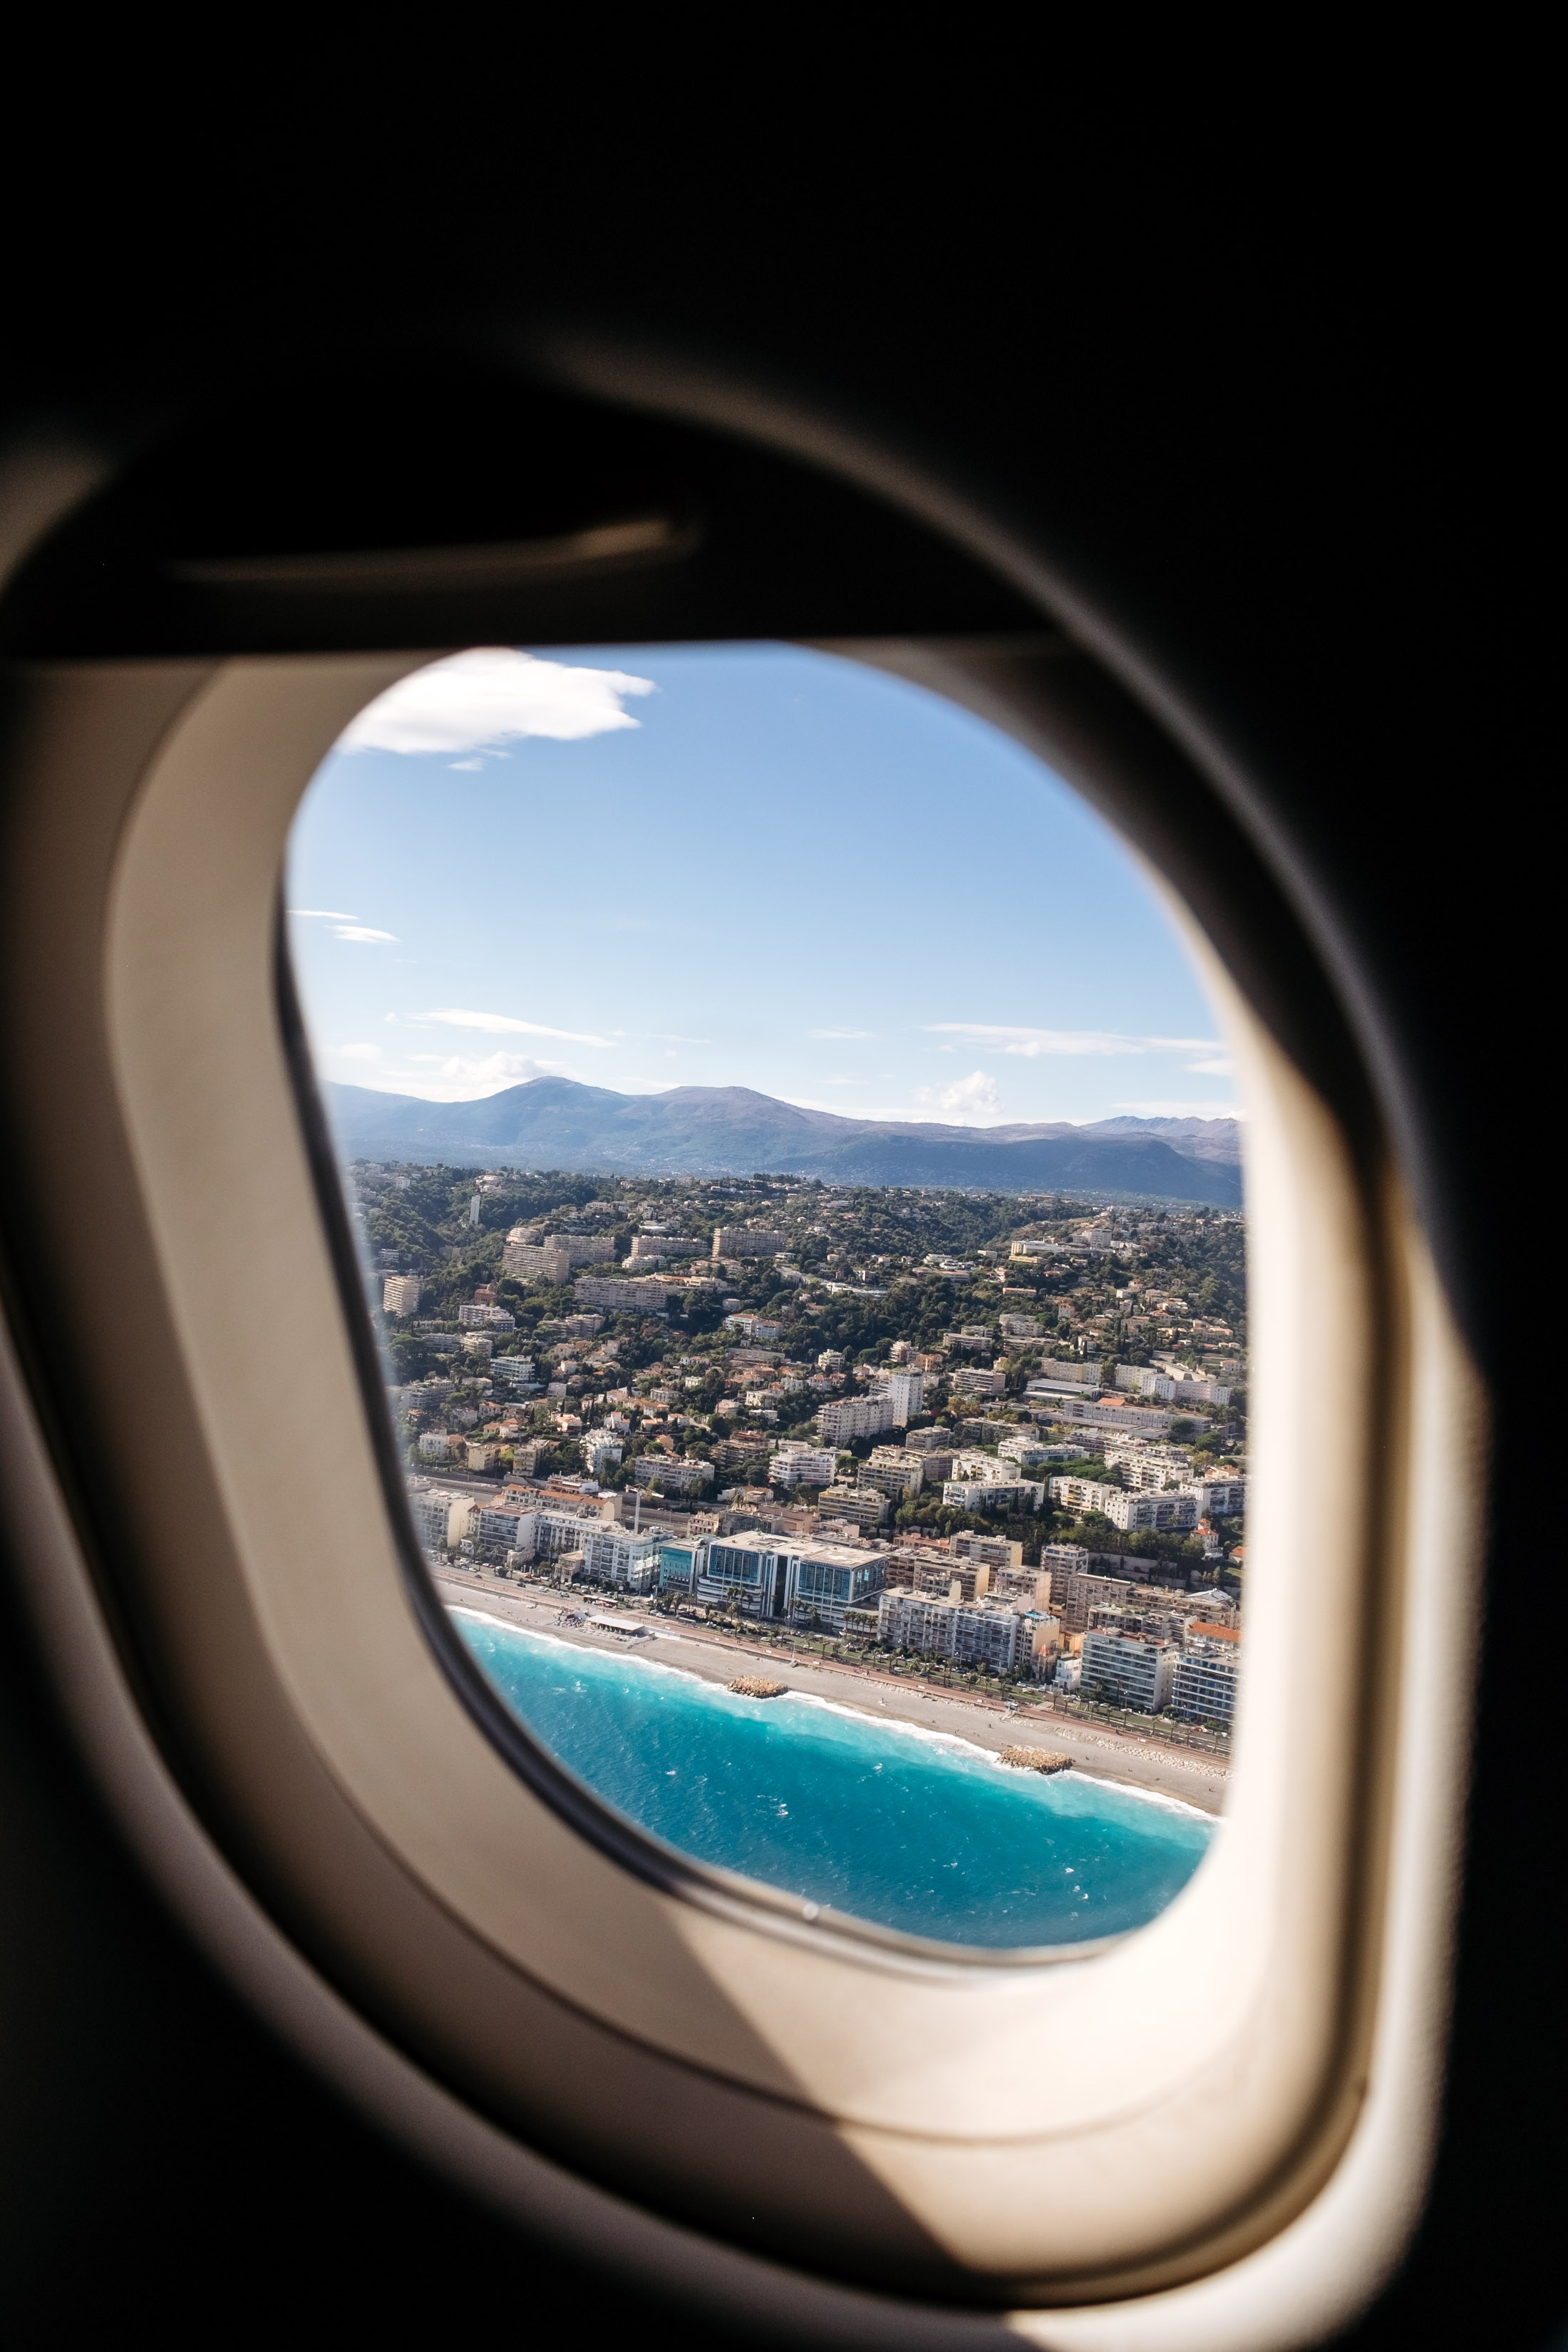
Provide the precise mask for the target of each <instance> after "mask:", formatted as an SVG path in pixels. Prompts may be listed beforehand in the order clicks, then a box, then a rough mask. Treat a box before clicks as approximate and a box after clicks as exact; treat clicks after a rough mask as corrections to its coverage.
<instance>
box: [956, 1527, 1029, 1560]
mask: <svg viewBox="0 0 1568 2352" xmlns="http://www.w3.org/2000/svg"><path fill="white" fill-rule="evenodd" d="M947 1549H948V1551H949V1553H950V1554H951V1555H952V1558H953V1559H957V1560H973V1562H974V1563H975V1564H976V1565H977V1566H979V1565H984V1567H986V1568H992V1569H996V1568H1020V1567H1022V1565H1023V1560H1024V1547H1023V1545H1022V1544H1021V1543H1014V1542H1012V1541H1011V1540H1010V1539H1009V1538H1007V1537H1006V1536H987V1535H982V1534H981V1533H980V1532H979V1531H978V1529H976V1528H964V1529H963V1530H962V1531H961V1532H960V1533H959V1534H957V1535H954V1536H949V1538H948V1539H947Z"/></svg>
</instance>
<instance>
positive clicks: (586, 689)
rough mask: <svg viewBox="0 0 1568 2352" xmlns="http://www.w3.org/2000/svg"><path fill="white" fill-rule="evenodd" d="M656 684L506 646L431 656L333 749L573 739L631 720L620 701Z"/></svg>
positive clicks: (450, 747) (445, 747)
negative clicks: (532, 737) (527, 738)
mask: <svg viewBox="0 0 1568 2352" xmlns="http://www.w3.org/2000/svg"><path fill="white" fill-rule="evenodd" d="M655 691H656V689H655V687H654V683H653V680H652V679H651V678H649V677H631V676H630V675H629V674H628V673H627V672H626V670H620V669H584V668H576V667H573V666H572V665H570V664H569V663H566V662H552V661H541V660H539V659H538V658H537V656H534V655H533V654H522V653H514V652H512V651H511V650H510V649H509V648H508V647H506V646H479V647H478V648H477V649H476V650H475V651H474V652H471V653H466V654H452V655H450V656H448V657H447V659H446V660H445V661H438V662H432V663H431V664H430V665H429V667H427V668H426V669H416V670H415V671H414V672H413V673H412V674H411V675H410V676H409V677H402V678H399V679H398V681H397V684H396V685H395V686H392V687H388V688H387V690H386V692H385V693H384V694H381V695H378V696H377V697H376V698H375V700H374V702H373V703H370V704H369V705H368V706H367V707H366V709H363V710H362V711H361V712H360V714H359V717H358V718H357V719H354V720H353V722H352V724H351V725H349V726H348V727H346V728H345V729H344V730H343V732H342V735H340V736H339V738H338V742H337V749H338V750H339V751H405V752H421V751H494V750H495V749H496V748H497V747H498V746H499V745H500V744H503V743H510V742H515V741H516V740H518V739H519V738H520V737H521V736H526V735H547V736H550V737H552V739H553V740H555V741H556V742H559V743H575V742H579V741H581V740H582V739H583V738H584V736H587V735H607V734H611V733H613V732H614V731H615V730H616V729H618V728H625V727H637V726H640V725H641V723H642V722H641V721H640V719H634V718H633V717H632V716H631V713H630V712H629V711H627V710H624V709H622V708H621V705H622V703H623V701H624V700H625V698H626V697H627V696H628V695H642V694H652V693H654V692H655Z"/></svg>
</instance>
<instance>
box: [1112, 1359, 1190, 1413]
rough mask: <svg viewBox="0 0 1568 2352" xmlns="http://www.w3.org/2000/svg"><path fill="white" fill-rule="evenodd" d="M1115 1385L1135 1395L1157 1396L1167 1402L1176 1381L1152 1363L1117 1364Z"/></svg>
mask: <svg viewBox="0 0 1568 2352" xmlns="http://www.w3.org/2000/svg"><path fill="white" fill-rule="evenodd" d="M1116 1385H1117V1387H1118V1388H1119V1389H1128V1390H1131V1391H1132V1393H1133V1394H1134V1395H1137V1396H1152V1397H1159V1398H1160V1399H1161V1401H1162V1402H1164V1403H1166V1404H1168V1403H1169V1402H1170V1401H1171V1399H1172V1398H1173V1396H1174V1395H1175V1393H1176V1383H1175V1381H1173V1380H1172V1379H1171V1378H1170V1376H1169V1375H1168V1374H1167V1373H1165V1372H1162V1371H1160V1370H1157V1369H1156V1367H1155V1366H1154V1365H1152V1364H1118V1365H1117V1367H1116Z"/></svg>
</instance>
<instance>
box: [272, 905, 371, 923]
mask: <svg viewBox="0 0 1568 2352" xmlns="http://www.w3.org/2000/svg"><path fill="white" fill-rule="evenodd" d="M289 914H290V915H292V916H294V917H295V918H296V919H298V920H299V921H300V922H301V923H310V922H316V923H357V922H358V920H359V917H358V916H357V915H347V914H345V913H344V912H343V909H342V908H341V907H290V908H289Z"/></svg>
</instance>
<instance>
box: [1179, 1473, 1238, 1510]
mask: <svg viewBox="0 0 1568 2352" xmlns="http://www.w3.org/2000/svg"><path fill="white" fill-rule="evenodd" d="M1186 1491H1187V1493H1188V1494H1189V1495H1191V1496H1194V1498H1195V1499H1196V1502H1197V1506H1198V1508H1199V1510H1200V1511H1201V1512H1202V1514H1203V1516H1204V1517H1205V1518H1211V1519H1213V1518H1232V1517H1235V1516H1236V1514H1237V1512H1239V1511H1245V1510H1246V1508H1247V1481H1246V1479H1245V1478H1220V1477H1213V1478H1194V1480H1193V1482H1192V1484H1191V1486H1188V1488H1187V1490H1186Z"/></svg>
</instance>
